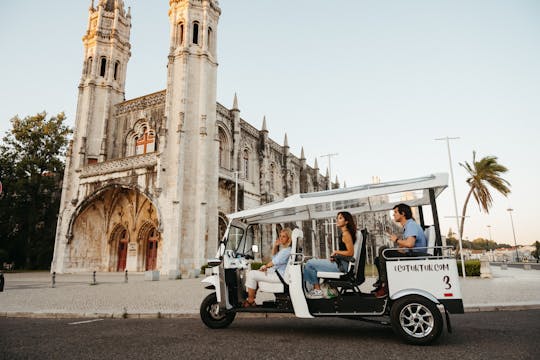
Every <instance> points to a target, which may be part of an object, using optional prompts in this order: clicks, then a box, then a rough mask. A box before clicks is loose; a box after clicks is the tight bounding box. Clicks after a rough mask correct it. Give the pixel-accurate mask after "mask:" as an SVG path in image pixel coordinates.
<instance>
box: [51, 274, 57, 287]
mask: <svg viewBox="0 0 540 360" xmlns="http://www.w3.org/2000/svg"><path fill="white" fill-rule="evenodd" d="M55 285H56V271H53V273H52V281H51V287H52V288H53V287H54V286H55Z"/></svg>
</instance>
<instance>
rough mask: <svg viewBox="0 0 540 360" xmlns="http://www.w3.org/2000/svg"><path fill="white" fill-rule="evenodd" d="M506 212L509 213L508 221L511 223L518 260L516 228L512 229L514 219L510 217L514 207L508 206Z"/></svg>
mask: <svg viewBox="0 0 540 360" xmlns="http://www.w3.org/2000/svg"><path fill="white" fill-rule="evenodd" d="M506 211H508V213H509V214H510V223H512V234H513V235H514V246H515V247H516V261H517V262H519V253H518V249H517V242H516V230H515V229H514V219H513V218H512V212H513V211H514V209H512V208H508V209H506Z"/></svg>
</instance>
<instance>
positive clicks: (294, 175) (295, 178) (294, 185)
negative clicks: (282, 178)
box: [291, 172, 298, 194]
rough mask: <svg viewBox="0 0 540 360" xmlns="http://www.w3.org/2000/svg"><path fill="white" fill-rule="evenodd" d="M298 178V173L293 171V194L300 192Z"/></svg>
mask: <svg viewBox="0 0 540 360" xmlns="http://www.w3.org/2000/svg"><path fill="white" fill-rule="evenodd" d="M296 180H297V177H296V174H295V173H294V172H293V173H291V192H292V193H293V194H296V193H298V183H297V181H296Z"/></svg>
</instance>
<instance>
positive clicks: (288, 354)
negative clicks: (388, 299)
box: [0, 310, 540, 360]
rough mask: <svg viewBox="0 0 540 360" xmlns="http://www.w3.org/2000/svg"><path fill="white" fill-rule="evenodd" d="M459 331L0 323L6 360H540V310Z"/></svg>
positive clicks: (184, 322) (272, 324)
mask: <svg viewBox="0 0 540 360" xmlns="http://www.w3.org/2000/svg"><path fill="white" fill-rule="evenodd" d="M77 322H80V323H77ZM452 324H453V327H454V332H453V333H452V334H444V335H443V336H442V337H441V339H440V340H439V341H438V342H437V343H436V344H434V345H431V346H423V347H422V346H411V345H406V344H404V343H402V342H401V340H400V339H399V338H398V337H397V336H396V335H394V333H393V332H392V329H391V328H390V327H387V326H381V325H376V324H370V323H364V322H359V321H352V320H344V319H315V320H306V319H295V318H283V317H281V318H275V317H274V318H267V319H265V318H260V317H258V318H253V317H250V318H246V317H244V318H237V319H235V321H234V322H233V323H232V325H231V326H230V327H229V328H227V329H221V330H211V329H208V328H206V327H205V326H204V325H203V324H202V323H201V321H200V320H199V319H198V318H183V319H182V318H179V319H105V320H98V321H92V322H88V319H78V320H77V319H73V320H71V319H27V318H0V358H1V359H119V358H123V359H190V360H195V359H206V360H207V359H239V360H244V359H255V358H257V359H358V358H361V359H403V358H408V359H418V358H423V359H431V358H454V359H460V360H463V359H490V360H491V359H535V358H536V359H537V358H539V355H538V354H539V353H540V342H539V339H540V310H530V311H505V312H479V313H468V314H464V315H453V316H452Z"/></svg>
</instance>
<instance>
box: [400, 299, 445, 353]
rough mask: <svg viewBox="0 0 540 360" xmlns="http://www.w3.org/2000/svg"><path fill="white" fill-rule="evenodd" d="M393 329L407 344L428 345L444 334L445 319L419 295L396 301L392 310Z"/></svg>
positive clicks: (433, 305)
mask: <svg viewBox="0 0 540 360" xmlns="http://www.w3.org/2000/svg"><path fill="white" fill-rule="evenodd" d="M390 318H391V320H392V328H393V329H394V332H395V333H396V334H398V335H400V336H401V337H402V338H403V339H404V340H405V341H406V342H408V343H410V344H415V345H427V344H429V343H431V342H433V341H435V340H436V339H437V338H438V337H439V336H440V335H441V333H442V329H443V317H442V314H441V312H440V311H439V309H438V308H437V306H436V305H435V304H434V303H433V302H432V301H430V300H428V299H426V298H425V297H422V296H419V295H410V296H405V297H403V298H400V299H398V300H396V301H395V302H394V303H393V304H392V308H391V310H390Z"/></svg>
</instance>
